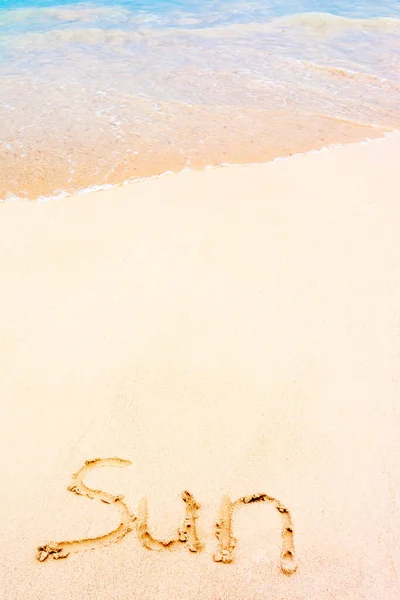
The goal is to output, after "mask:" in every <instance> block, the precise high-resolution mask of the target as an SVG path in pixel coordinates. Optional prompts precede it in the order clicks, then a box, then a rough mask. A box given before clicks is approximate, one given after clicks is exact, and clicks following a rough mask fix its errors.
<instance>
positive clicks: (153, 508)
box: [0, 136, 400, 600]
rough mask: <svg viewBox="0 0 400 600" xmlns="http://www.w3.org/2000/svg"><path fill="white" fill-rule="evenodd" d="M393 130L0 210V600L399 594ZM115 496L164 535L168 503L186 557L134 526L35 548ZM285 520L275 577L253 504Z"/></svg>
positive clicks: (275, 541) (99, 519)
mask: <svg viewBox="0 0 400 600" xmlns="http://www.w3.org/2000/svg"><path fill="white" fill-rule="evenodd" d="M399 156H400V138H399V136H393V137H390V138H388V139H386V140H378V141H375V142H372V143H370V144H361V145H354V146H347V147H343V148H341V149H335V150H330V151H327V152H322V153H320V154H314V155H308V156H302V157H294V158H293V159H290V160H287V161H282V162H276V163H273V164H268V165H260V166H254V167H253V166H252V167H245V168H229V169H226V168H222V169H218V170H214V171H207V172H204V173H184V174H180V175H178V176H171V177H167V178H163V179H158V180H151V181H144V182H141V183H138V184H134V185H131V186H127V187H121V188H117V189H113V190H110V191H107V192H98V193H93V194H89V195H86V196H78V197H75V198H70V199H68V198H67V199H64V200H60V201H52V202H49V203H46V204H29V203H12V204H3V205H1V206H0V274H1V297H0V309H1V310H0V361H1V363H0V364H1V367H0V374H1V378H0V394H1V415H0V417H1V425H0V447H1V450H2V460H1V488H0V489H1V494H0V495H1V502H0V583H1V589H0V595H1V598H4V599H6V600H36V599H37V600H39V599H40V600H50V599H51V600H53V599H54V600H55V599H57V600H92V599H93V600H113V599H115V600H133V599H136V598H137V599H138V600H139V599H140V600H158V599H159V600H203V599H204V600H205V599H207V600H235V599H241V600H253V599H254V600H261V599H263V600H264V599H268V600H298V599H302V600H303V599H304V600H311V599H316V600H326V599H328V598H329V599H335V600H339V599H340V600H349V599H352V600H361V599H366V600H376V599H382V600H392V599H393V600H394V599H396V600H397V599H398V598H399V597H400V582H399V552H400V534H399V531H400V522H399V521H400V520H399V505H400V494H399V477H400V470H399V454H398V444H399V439H400V426H399V416H400V408H399V391H400V390H399V381H400V376H399V373H400V369H399V368H400V239H399V218H400V205H399V201H400V168H399ZM114 456H116V457H120V458H124V459H129V460H131V461H132V463H133V464H132V466H131V467H129V468H126V469H112V468H105V469H102V470H100V471H97V472H95V473H92V474H90V475H89V477H88V478H87V480H86V482H87V484H88V485H91V486H94V487H97V488H100V489H102V490H104V491H107V492H109V493H111V494H114V495H115V494H117V493H118V492H119V493H122V494H124V496H125V501H126V503H127V505H128V506H129V509H130V510H131V511H132V512H133V513H135V514H137V509H138V505H139V502H140V500H141V498H143V497H147V500H148V506H149V527H150V529H151V531H152V532H153V533H154V535H157V536H158V537H159V538H163V539H169V538H170V537H174V536H175V534H176V530H177V527H178V525H179V524H180V523H181V521H182V518H183V514H184V505H183V502H182V500H180V497H179V495H180V493H181V492H182V491H183V490H185V489H188V490H189V491H190V492H192V493H193V494H194V495H195V497H196V499H197V500H198V501H199V502H200V503H201V504H202V509H201V511H200V512H199V520H198V528H199V533H200V537H201V539H202V541H203V542H204V543H205V550H204V552H203V553H201V554H192V553H189V552H188V551H187V549H186V548H185V547H184V546H183V545H182V548H179V549H178V550H176V552H172V551H171V552H170V551H161V552H155V551H150V550H147V549H144V548H143V547H142V546H141V545H140V544H139V542H138V539H137V536H136V532H135V531H133V532H132V533H129V534H128V535H127V536H126V537H125V538H124V539H123V540H122V541H120V542H118V543H116V544H113V545H110V546H107V547H104V548H100V549H95V550H91V551H87V552H81V553H75V554H71V555H70V556H69V557H68V558H66V559H65V560H58V561H54V560H52V559H51V558H49V559H48V560H47V561H46V562H43V563H39V562H38V561H37V560H36V559H35V551H36V547H37V546H39V545H41V544H45V543H46V542H49V541H50V540H55V541H57V540H58V541H59V540H76V539H80V538H83V537H85V536H97V535H100V534H103V533H106V532H107V531H109V530H111V529H112V528H115V527H116V526H117V525H118V523H119V513H118V510H117V509H116V507H115V506H109V505H106V504H103V503H101V502H99V501H98V500H96V499H94V500H89V499H87V498H82V497H78V496H76V495H75V494H72V493H70V492H67V491H66V486H67V485H68V484H69V483H70V480H71V476H72V474H73V473H74V472H76V471H77V470H78V469H79V468H80V467H81V466H82V465H83V463H84V461H85V460H86V459H91V458H95V457H114ZM254 492H266V493H267V494H270V495H273V496H275V497H277V498H278V499H280V500H281V501H282V502H283V503H284V504H285V505H286V506H287V507H288V508H289V509H290V511H291V514H292V517H293V523H294V529H295V532H294V535H295V545H296V551H297V555H298V560H299V568H298V571H297V572H296V573H295V574H294V575H292V576H290V577H287V576H285V575H284V574H282V572H281V571H280V569H279V552H280V521H279V515H277V514H276V511H274V509H273V508H272V507H270V506H266V505H253V506H247V507H242V508H240V509H238V510H237V512H235V515H234V521H233V528H234V533H235V536H236V537H237V538H238V544H237V547H236V551H235V559H234V562H233V563H231V564H229V565H225V564H220V563H218V564H217V563H215V562H213V560H212V556H213V553H214V552H215V551H216V548H217V540H216V538H215V537H214V523H215V520H216V519H217V517H218V511H219V503H220V501H221V498H222V496H223V495H224V494H229V495H230V496H231V498H232V499H236V498H238V497H239V496H241V495H243V494H252V493H254Z"/></svg>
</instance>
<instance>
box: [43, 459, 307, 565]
mask: <svg viewBox="0 0 400 600" xmlns="http://www.w3.org/2000/svg"><path fill="white" fill-rule="evenodd" d="M130 464H132V463H131V462H130V461H129V460H123V459H121V458H95V459H94V460H87V461H86V462H85V464H84V466H83V467H82V468H81V469H79V471H78V472H77V473H75V475H73V476H72V483H71V484H70V485H69V486H68V488H67V489H68V491H70V492H74V493H75V494H78V495H79V496H86V497H87V498H90V499H92V500H93V499H97V500H101V502H105V503H106V504H113V505H114V506H116V507H117V508H118V509H119V512H120V515H121V521H120V524H119V526H118V527H117V528H116V529H114V530H113V531H110V533H107V534H105V535H102V536H99V537H95V538H86V539H81V540H74V541H66V542H50V543H48V544H45V545H43V546H39V548H38V551H37V559H38V560H39V561H40V562H43V561H45V560H46V559H47V558H48V557H49V556H51V557H52V558H54V559H59V558H66V557H67V556H69V554H70V553H71V552H82V551H84V550H93V549H95V548H101V547H102V546H106V545H109V544H114V543H115V542H118V541H119V540H121V539H122V538H123V537H125V536H126V535H127V534H128V533H129V532H131V531H133V529H134V528H136V533H137V537H138V539H139V542H140V543H141V544H142V546H144V548H147V549H148V550H173V549H175V548H177V547H179V546H181V545H185V546H186V548H187V549H188V550H189V551H190V552H194V553H195V552H201V551H202V550H203V549H204V544H203V543H202V542H201V541H200V539H199V537H198V535H197V529H196V521H197V516H198V515H197V513H198V511H199V509H200V504H198V502H197V501H196V500H195V498H194V497H193V496H192V494H191V493H190V492H187V491H185V492H183V493H182V494H181V498H182V500H183V502H184V503H185V517H184V520H183V524H182V526H181V527H179V528H178V534H177V537H176V538H175V539H172V540H169V541H167V542H166V541H161V540H157V539H155V538H154V537H153V536H152V534H151V533H150V531H149V528H148V524H147V520H148V519H147V500H146V499H145V498H144V499H143V500H141V502H140V504H139V509H138V513H137V515H134V514H132V513H131V512H130V511H129V508H128V506H127V505H126V503H125V502H124V499H123V497H122V496H113V495H112V494H108V493H107V492H102V491H101V490H93V489H91V488H89V487H88V486H87V485H85V483H84V481H83V480H84V478H85V476H86V475H87V474H88V473H89V472H90V471H92V470H93V469H97V468H99V467H126V466H128V465H130ZM252 502H267V503H270V504H272V505H273V506H274V507H275V509H276V510H277V511H278V512H279V514H280V517H281V522H282V547H281V556H280V566H281V570H282V572H283V573H284V574H285V575H292V574H293V573H294V572H295V571H296V569H297V561H296V557H295V550H294V534H293V523H292V517H291V515H290V512H289V510H288V509H287V508H286V507H285V506H284V505H283V504H282V503H281V502H280V501H279V500H277V499H276V498H273V497H272V496H268V495H267V494H253V495H252V496H242V497H241V498H239V499H238V500H236V501H235V502H232V501H231V499H230V498H229V497H228V496H224V498H222V501H221V506H220V517H219V519H218V521H217V522H216V524H215V536H216V538H217V540H218V548H217V551H216V552H215V554H214V556H213V558H214V561H215V562H222V563H231V562H232V561H233V555H234V550H235V546H236V543H237V540H236V538H235V537H234V536H233V530H232V517H233V512H234V510H235V508H237V507H238V506H241V505H244V504H250V503H252Z"/></svg>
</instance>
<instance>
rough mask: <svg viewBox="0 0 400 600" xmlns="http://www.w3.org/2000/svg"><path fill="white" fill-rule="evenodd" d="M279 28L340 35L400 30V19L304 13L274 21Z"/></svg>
mask: <svg viewBox="0 0 400 600" xmlns="http://www.w3.org/2000/svg"><path fill="white" fill-rule="evenodd" d="M272 24H273V25H275V26H279V27H298V28H303V29H305V30H308V31H309V32H312V33H323V34H327V35H335V34H340V33H342V32H344V31H346V30H349V29H360V28H361V29H375V30H376V29H378V30H387V29H393V30H398V29H400V19H396V18H394V17H374V18H365V19H359V18H352V17H343V16H340V15H334V14H331V13H320V12H304V13H298V14H294V15H286V16H284V17H278V18H276V19H273V21H272Z"/></svg>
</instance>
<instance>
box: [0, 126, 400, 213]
mask: <svg viewBox="0 0 400 600" xmlns="http://www.w3.org/2000/svg"><path fill="white" fill-rule="evenodd" d="M365 127H368V126H365ZM368 129H369V133H370V135H372V134H374V133H376V136H373V135H372V137H366V138H362V139H358V138H357V137H356V139H354V140H350V141H347V140H344V141H337V142H332V143H330V144H328V145H326V146H322V147H316V148H310V149H308V150H304V151H302V150H300V151H295V152H293V153H288V154H282V155H277V156H274V155H273V154H272V157H271V158H269V159H266V160H260V161H254V162H251V161H250V162H249V161H246V160H244V161H243V162H221V163H212V164H206V163H204V162H200V163H198V164H197V165H196V164H194V165H190V166H189V164H184V165H183V166H181V168H178V169H177V170H173V169H167V170H166V171H163V172H161V173H153V170H154V167H151V168H150V170H149V173H150V174H148V175H144V176H140V175H139V176H137V177H133V178H128V179H126V180H123V181H121V182H117V183H104V184H93V185H89V186H88V187H84V188H81V189H78V190H75V191H70V192H68V191H65V190H61V191H60V192H59V193H58V194H55V195H49V196H43V195H39V196H38V197H36V198H23V197H20V196H17V195H13V194H9V193H6V196H8V197H3V198H0V204H4V203H8V202H33V203H36V202H37V203H41V202H49V201H53V200H62V199H64V198H71V197H73V196H82V195H86V194H91V193H95V192H99V191H105V190H109V189H114V188H118V187H121V186H126V185H131V184H137V183H140V182H142V181H147V180H152V179H158V178H160V177H165V176H167V175H179V174H180V173H185V172H204V171H207V170H210V169H219V168H226V167H247V166H255V165H263V164H270V163H274V162H276V161H281V160H287V159H290V158H293V157H296V156H307V155H309V154H315V153H319V152H324V151H326V150H332V149H335V148H340V147H342V146H348V145H357V144H365V143H370V142H373V141H374V140H379V139H386V138H388V137H390V136H393V135H397V134H398V133H399V130H397V129H393V130H391V131H384V130H382V129H372V128H371V127H368ZM189 162H190V161H189Z"/></svg>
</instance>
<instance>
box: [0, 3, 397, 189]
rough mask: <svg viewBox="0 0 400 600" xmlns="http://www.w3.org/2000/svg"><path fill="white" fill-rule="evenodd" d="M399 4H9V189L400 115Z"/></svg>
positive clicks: (94, 178) (140, 169) (178, 162)
mask: <svg viewBox="0 0 400 600" xmlns="http://www.w3.org/2000/svg"><path fill="white" fill-rule="evenodd" d="M399 91H400V2H399V1H398V0H386V1H381V2H376V1H375V2H373V1H371V0H361V1H360V0H355V1H354V2H349V1H347V0H336V1H334V0H331V1H323V0H315V1H311V0H306V1H303V2H301V1H290V0H289V1H284V0H280V1H278V0H265V1H261V0H255V1H251V2H242V1H227V0H212V1H211V0H205V1H203V2H194V1H171V0H158V1H153V2H151V1H148V2H132V1H123V0H122V1H120V2H115V3H112V2H109V1H106V0H101V1H96V2H71V1H69V2H67V1H57V0H53V1H50V0H39V1H34V0H0V165H2V167H1V170H0V198H2V197H3V198H4V197H12V196H14V195H17V196H21V197H38V196H40V195H57V194H60V193H63V192H70V191H74V190H75V191H76V190H78V189H80V188H82V187H88V186H93V185H104V184H108V183H118V182H120V181H122V180H124V179H130V178H135V177H137V176H146V175H149V174H155V173H158V172H161V171H163V170H168V169H174V170H176V169H177V168H182V167H183V166H190V167H195V166H204V165H206V164H210V163H219V162H232V161H236V162H247V161H250V160H269V159H270V158H273V157H275V156H279V155H287V154H291V153H293V152H297V151H304V150H307V149H310V148H314V147H315V148H318V147H321V146H323V145H326V144H329V143H332V142H346V141H352V140H355V139H362V138H365V137H368V136H374V135H383V134H384V133H385V132H386V131H390V130H393V129H397V128H398V127H399V123H400V95H399Z"/></svg>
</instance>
